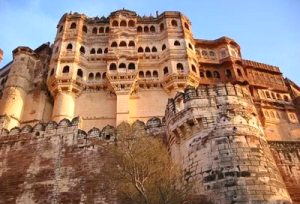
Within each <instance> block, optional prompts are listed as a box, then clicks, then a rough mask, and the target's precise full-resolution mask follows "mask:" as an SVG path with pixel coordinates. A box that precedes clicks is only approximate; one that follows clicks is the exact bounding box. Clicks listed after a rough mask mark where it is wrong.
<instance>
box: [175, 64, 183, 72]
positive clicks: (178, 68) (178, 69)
mask: <svg viewBox="0 0 300 204" xmlns="http://www.w3.org/2000/svg"><path fill="white" fill-rule="evenodd" d="M176 67H177V71H178V72H183V71H184V69H183V65H182V64H181V63H178V64H177V66H176Z"/></svg>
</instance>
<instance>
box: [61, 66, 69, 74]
mask: <svg viewBox="0 0 300 204" xmlns="http://www.w3.org/2000/svg"><path fill="white" fill-rule="evenodd" d="M62 72H63V73H64V74H66V73H69V72H70V67H69V66H64V68H63V71H62Z"/></svg>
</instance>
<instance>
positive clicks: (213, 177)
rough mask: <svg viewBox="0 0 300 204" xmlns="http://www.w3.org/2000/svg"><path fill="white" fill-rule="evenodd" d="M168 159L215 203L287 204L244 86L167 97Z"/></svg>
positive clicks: (201, 89) (205, 88)
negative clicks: (169, 153)
mask: <svg viewBox="0 0 300 204" xmlns="http://www.w3.org/2000/svg"><path fill="white" fill-rule="evenodd" d="M165 119H166V131H167V135H168V136H167V140H168V146H169V149H170V152H171V155H172V158H173V159H174V160H175V161H176V162H177V163H178V164H179V165H181V166H182V168H183V170H184V172H185V179H186V180H187V181H189V180H194V181H195V182H196V188H195V191H196V192H198V193H199V194H201V193H203V194H205V195H209V196H210V198H211V199H212V200H213V201H214V202H215V203H220V204H221V203H258V202H259V203H291V199H290V196H289V193H288V191H287V189H286V187H285V184H284V182H283V180H282V177H281V175H280V172H279V170H278V168H277V166H276V163H275V160H274V158H273V156H272V154H271V151H270V148H269V146H268V143H267V141H266V139H265V136H264V131H263V128H262V126H261V123H260V121H259V120H258V119H257V113H256V110H255V107H254V105H253V103H252V99H251V97H250V93H249V91H248V88H247V86H242V85H241V86H240V85H232V84H225V85H224V84H218V85H216V86H199V87H198V88H197V89H195V88H193V87H188V88H187V89H185V91H184V93H179V94H177V95H176V97H175V98H174V99H170V100H169V102H168V105H167V110H166V118H165Z"/></svg>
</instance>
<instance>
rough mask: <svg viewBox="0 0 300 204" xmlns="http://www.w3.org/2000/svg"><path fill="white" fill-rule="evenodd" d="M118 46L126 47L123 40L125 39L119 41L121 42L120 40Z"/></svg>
mask: <svg viewBox="0 0 300 204" xmlns="http://www.w3.org/2000/svg"><path fill="white" fill-rule="evenodd" d="M119 46H120V47H126V46H127V44H126V42H125V41H121V42H120V44H119Z"/></svg>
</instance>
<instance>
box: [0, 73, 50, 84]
mask: <svg viewBox="0 0 300 204" xmlns="http://www.w3.org/2000/svg"><path fill="white" fill-rule="evenodd" d="M53 74H54V69H51V71H50V76H52V75H53ZM3 81H4V80H3ZM3 81H2V82H3ZM2 82H1V83H2ZM2 84H3V83H2Z"/></svg>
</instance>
